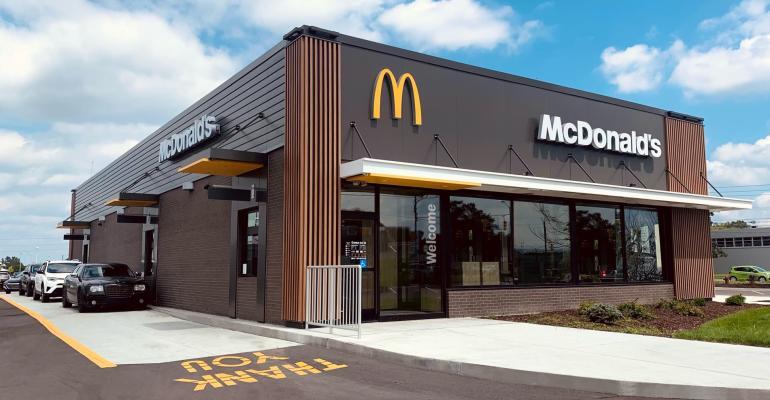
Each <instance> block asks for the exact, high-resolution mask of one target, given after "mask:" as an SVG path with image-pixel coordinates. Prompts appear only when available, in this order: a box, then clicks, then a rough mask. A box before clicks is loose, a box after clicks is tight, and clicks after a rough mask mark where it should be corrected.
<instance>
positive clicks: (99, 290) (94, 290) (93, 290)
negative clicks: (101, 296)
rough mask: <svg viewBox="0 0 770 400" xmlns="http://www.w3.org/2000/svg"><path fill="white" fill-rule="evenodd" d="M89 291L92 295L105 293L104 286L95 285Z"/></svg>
mask: <svg viewBox="0 0 770 400" xmlns="http://www.w3.org/2000/svg"><path fill="white" fill-rule="evenodd" d="M88 291H89V292H90V293H104V286H102V285H94V286H91V287H90V288H88Z"/></svg>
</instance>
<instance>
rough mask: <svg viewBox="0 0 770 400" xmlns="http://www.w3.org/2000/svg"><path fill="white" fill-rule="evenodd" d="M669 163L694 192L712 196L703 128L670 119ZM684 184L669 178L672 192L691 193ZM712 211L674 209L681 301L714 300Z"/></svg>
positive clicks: (676, 288)
mask: <svg viewBox="0 0 770 400" xmlns="http://www.w3.org/2000/svg"><path fill="white" fill-rule="evenodd" d="M666 163H667V166H668V169H669V171H671V173H672V174H674V175H675V176H676V177H677V178H679V180H680V181H682V183H684V184H685V185H686V186H687V189H689V191H690V192H692V193H696V194H708V187H707V185H706V181H705V179H704V178H703V177H701V175H700V174H701V173H702V174H703V176H706V143H705V137H704V132H703V125H701V124H696V123H692V122H687V121H683V120H680V119H675V118H666ZM682 183H679V182H677V180H676V179H674V178H673V177H672V176H670V175H669V176H668V190H670V191H673V192H685V193H686V192H688V190H687V189H685V187H683V186H682ZM709 225H710V222H709V212H708V211H707V210H691V209H684V208H672V209H671V237H672V242H673V243H672V252H673V254H672V255H673V260H674V268H673V270H674V291H675V293H676V297H677V298H680V299H693V298H701V297H702V298H712V297H714V270H713V260H712V258H711V237H710V230H709Z"/></svg>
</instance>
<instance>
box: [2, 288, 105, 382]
mask: <svg viewBox="0 0 770 400" xmlns="http://www.w3.org/2000/svg"><path fill="white" fill-rule="evenodd" d="M0 299H3V300H5V302H6V303H8V304H10V305H12V306H14V307H16V308H18V309H19V310H21V311H24V312H25V313H27V314H28V315H29V316H30V317H32V318H34V319H36V320H37V322H40V325H43V326H44V327H45V329H48V332H51V333H52V334H53V335H54V336H56V337H57V338H59V339H61V341H62V342H64V343H66V344H67V345H69V346H70V347H72V348H73V349H75V351H77V352H78V353H80V354H82V355H83V357H85V358H87V359H89V360H91V362H92V363H94V364H96V365H98V366H99V368H113V367H115V366H116V364H115V363H113V362H112V361H110V360H107V359H106V358H104V357H102V356H100V355H99V354H97V353H96V352H94V351H93V350H91V349H89V348H88V347H86V345H84V344H83V343H80V342H78V341H77V340H75V339H74V338H72V337H71V336H69V335H67V334H66V333H64V332H62V330H61V329H59V328H58V327H57V326H56V325H54V324H53V323H52V322H51V321H49V320H47V319H45V318H44V317H43V316H42V315H40V314H38V313H36V312H35V311H32V310H30V309H29V308H27V307H24V306H22V305H21V304H19V303H17V302H15V301H13V300H11V299H9V298H8V296H0Z"/></svg>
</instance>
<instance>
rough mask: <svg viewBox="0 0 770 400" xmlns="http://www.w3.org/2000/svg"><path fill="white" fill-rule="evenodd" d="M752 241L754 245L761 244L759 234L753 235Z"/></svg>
mask: <svg viewBox="0 0 770 400" xmlns="http://www.w3.org/2000/svg"><path fill="white" fill-rule="evenodd" d="M752 241H753V242H754V247H759V246H762V237H761V236H754V237H753V238H752Z"/></svg>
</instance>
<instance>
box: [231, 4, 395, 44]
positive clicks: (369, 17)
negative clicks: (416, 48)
mask: <svg viewBox="0 0 770 400" xmlns="http://www.w3.org/2000/svg"><path fill="white" fill-rule="evenodd" d="M237 3H239V4H238V7H239V8H240V9H241V10H243V15H244V16H245V18H246V19H247V20H248V21H249V22H250V23H252V24H254V25H256V26H258V27H261V28H263V29H267V30H268V31H270V32H272V33H276V34H283V33H286V32H288V31H289V30H291V29H292V28H294V27H297V26H300V25H305V24H311V25H316V26H318V27H321V28H326V29H332V30H337V31H340V32H342V33H345V34H348V35H353V36H359V37H362V38H365V39H370V40H377V41H379V40H383V35H382V32H380V30H379V29H378V28H377V27H375V26H374V24H373V19H374V17H375V16H376V15H377V14H379V13H381V12H382V10H383V7H384V6H385V5H386V3H387V2H386V1H385V0H347V1H324V0H283V1H280V2H275V1H271V0H254V1H239V2H237Z"/></svg>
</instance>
